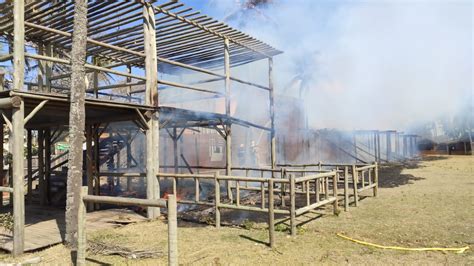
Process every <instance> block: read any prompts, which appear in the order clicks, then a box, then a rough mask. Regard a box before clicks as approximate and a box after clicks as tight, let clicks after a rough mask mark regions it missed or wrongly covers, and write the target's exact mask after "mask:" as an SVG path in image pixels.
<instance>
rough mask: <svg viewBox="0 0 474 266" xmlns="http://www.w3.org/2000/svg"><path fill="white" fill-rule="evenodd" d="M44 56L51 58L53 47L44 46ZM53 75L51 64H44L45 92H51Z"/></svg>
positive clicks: (49, 45) (48, 62)
mask: <svg viewBox="0 0 474 266" xmlns="http://www.w3.org/2000/svg"><path fill="white" fill-rule="evenodd" d="M44 50H45V53H46V56H50V57H53V56H54V54H53V46H52V45H51V44H47V45H45V46H44ZM52 74H53V63H52V62H50V61H47V62H45V64H44V85H45V88H43V90H44V89H46V91H47V92H51V75H52Z"/></svg>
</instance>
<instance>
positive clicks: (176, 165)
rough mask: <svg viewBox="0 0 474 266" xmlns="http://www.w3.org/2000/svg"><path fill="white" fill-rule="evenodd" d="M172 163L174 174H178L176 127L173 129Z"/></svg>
mask: <svg viewBox="0 0 474 266" xmlns="http://www.w3.org/2000/svg"><path fill="white" fill-rule="evenodd" d="M172 139H173V159H174V160H173V162H174V173H175V174H177V173H178V172H179V157H178V130H177V129H176V127H174V128H173V137H172Z"/></svg>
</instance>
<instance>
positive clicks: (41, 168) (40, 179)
mask: <svg viewBox="0 0 474 266" xmlns="http://www.w3.org/2000/svg"><path fill="white" fill-rule="evenodd" d="M38 183H39V197H40V205H41V206H44V205H46V184H45V179H44V130H43V129H39V130H38Z"/></svg>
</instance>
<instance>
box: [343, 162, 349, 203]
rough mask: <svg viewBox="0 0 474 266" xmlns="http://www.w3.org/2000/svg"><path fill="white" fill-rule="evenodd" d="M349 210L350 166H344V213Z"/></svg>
mask: <svg viewBox="0 0 474 266" xmlns="http://www.w3.org/2000/svg"><path fill="white" fill-rule="evenodd" d="M348 209H349V166H347V165H346V166H344V211H347V210H348Z"/></svg>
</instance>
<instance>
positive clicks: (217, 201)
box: [214, 172, 221, 228]
mask: <svg viewBox="0 0 474 266" xmlns="http://www.w3.org/2000/svg"><path fill="white" fill-rule="evenodd" d="M214 195H215V202H214V208H215V216H216V217H215V222H216V228H220V227H221V211H220V209H219V204H220V203H221V186H220V183H219V172H216V173H215V174H214Z"/></svg>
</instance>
